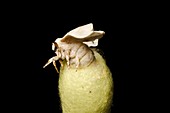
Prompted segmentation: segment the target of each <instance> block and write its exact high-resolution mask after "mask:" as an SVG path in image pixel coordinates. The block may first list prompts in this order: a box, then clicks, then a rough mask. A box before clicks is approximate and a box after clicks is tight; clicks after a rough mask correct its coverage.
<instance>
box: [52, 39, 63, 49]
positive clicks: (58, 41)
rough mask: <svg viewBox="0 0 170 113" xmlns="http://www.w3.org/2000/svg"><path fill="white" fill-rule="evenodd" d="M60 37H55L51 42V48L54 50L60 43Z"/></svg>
mask: <svg viewBox="0 0 170 113" xmlns="http://www.w3.org/2000/svg"><path fill="white" fill-rule="evenodd" d="M61 39H62V38H57V39H56V40H55V41H54V42H53V43H52V50H53V51H56V50H57V48H59V46H60V43H61Z"/></svg>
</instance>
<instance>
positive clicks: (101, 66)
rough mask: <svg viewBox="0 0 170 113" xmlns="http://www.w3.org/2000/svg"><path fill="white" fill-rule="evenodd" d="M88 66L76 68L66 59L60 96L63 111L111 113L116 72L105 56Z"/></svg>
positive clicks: (61, 77) (96, 53)
mask: <svg viewBox="0 0 170 113" xmlns="http://www.w3.org/2000/svg"><path fill="white" fill-rule="evenodd" d="M94 55H95V60H94V61H93V62H92V63H91V64H90V65H89V66H87V67H84V68H78V69H76V68H72V67H68V66H67V64H66V62H63V67H61V69H60V75H59V96H60V101H61V107H62V112H63V113H110V112H111V105H112V98H113V79H112V73H111V71H110V70H109V68H108V66H107V65H106V62H105V60H104V59H103V57H102V56H101V55H100V54H99V53H98V52H96V51H94Z"/></svg>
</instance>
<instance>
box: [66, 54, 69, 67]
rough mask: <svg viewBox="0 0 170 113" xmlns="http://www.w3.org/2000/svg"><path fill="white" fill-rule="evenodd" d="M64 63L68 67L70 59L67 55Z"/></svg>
mask: <svg viewBox="0 0 170 113" xmlns="http://www.w3.org/2000/svg"><path fill="white" fill-rule="evenodd" d="M66 61H67V65H68V66H69V65H70V58H69V56H68V55H66Z"/></svg>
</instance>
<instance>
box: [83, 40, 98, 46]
mask: <svg viewBox="0 0 170 113" xmlns="http://www.w3.org/2000/svg"><path fill="white" fill-rule="evenodd" d="M98 41H99V39H96V40H94V41H89V42H83V43H84V44H86V45H88V46H89V47H96V46H98Z"/></svg>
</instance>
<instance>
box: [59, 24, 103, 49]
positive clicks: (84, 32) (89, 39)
mask: <svg viewBox="0 0 170 113" xmlns="http://www.w3.org/2000/svg"><path fill="white" fill-rule="evenodd" d="M104 34H105V32H104V31H93V24H92V23H90V24H86V25H83V26H80V27H77V28H75V29H73V30H71V31H70V32H68V33H67V34H66V35H65V36H64V37H63V38H62V40H61V41H63V42H70V41H71V40H76V41H80V42H83V43H84V42H85V44H87V45H88V46H97V45H98V40H96V39H100V38H102V37H103V35H104Z"/></svg>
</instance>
